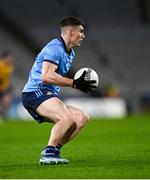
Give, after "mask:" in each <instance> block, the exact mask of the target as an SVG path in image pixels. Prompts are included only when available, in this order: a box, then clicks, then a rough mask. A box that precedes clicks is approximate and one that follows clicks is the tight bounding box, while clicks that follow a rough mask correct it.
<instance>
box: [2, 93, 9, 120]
mask: <svg viewBox="0 0 150 180" xmlns="http://www.w3.org/2000/svg"><path fill="white" fill-rule="evenodd" d="M10 101H11V97H10V95H9V94H8V93H5V94H3V96H2V116H3V117H4V118H5V117H7V110H8V107H9V105H10Z"/></svg>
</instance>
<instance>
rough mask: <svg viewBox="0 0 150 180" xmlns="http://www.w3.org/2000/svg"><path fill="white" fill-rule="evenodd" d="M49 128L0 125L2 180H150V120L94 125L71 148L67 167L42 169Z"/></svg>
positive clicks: (130, 119) (67, 152) (67, 151)
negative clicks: (40, 157)
mask: <svg viewBox="0 0 150 180" xmlns="http://www.w3.org/2000/svg"><path fill="white" fill-rule="evenodd" d="M50 127H52V126H51V125H49V124H48V123H45V124H41V125H39V124H38V123H36V122H34V121H33V122H22V121H15V122H3V123H1V124H0V178H1V179H2V178H3V179H4V178H14V179H17V178H20V179H21V178H37V179H40V178H42V179H46V178H47V179H50V178H53V179H54V178H59V179H60V178H63V179H68V178H70V179H71V178H80V179H82V178H84V179H88V178H92V179H97V178H103V179H104V178H115V179H117V178H119V179H121V178H136V179H139V178H145V179H146V178H150V116H148V115H147V116H146V115H145V116H144V115H140V116H130V117H127V118H125V119H123V120H103V119H101V120H100V121H99V120H97V119H95V120H92V121H90V122H89V123H88V125H87V126H86V127H85V128H84V129H83V130H82V132H81V133H80V135H79V136H77V137H76V138H75V139H74V140H73V141H71V142H70V143H69V144H67V145H66V146H65V147H64V148H63V150H62V156H63V157H66V158H68V159H69V160H70V164H69V165H49V166H48V165H47V166H40V165H38V160H39V155H40V151H41V150H42V148H43V147H45V145H46V144H47V140H48V137H49V132H50Z"/></svg>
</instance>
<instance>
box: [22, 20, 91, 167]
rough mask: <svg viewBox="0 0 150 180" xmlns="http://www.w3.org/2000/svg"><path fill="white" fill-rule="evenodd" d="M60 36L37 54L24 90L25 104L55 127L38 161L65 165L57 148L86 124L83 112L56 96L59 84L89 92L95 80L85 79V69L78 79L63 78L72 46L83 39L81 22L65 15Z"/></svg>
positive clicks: (69, 62)
mask: <svg viewBox="0 0 150 180" xmlns="http://www.w3.org/2000/svg"><path fill="white" fill-rule="evenodd" d="M60 29H61V36H60V37H58V38H56V39H53V40H52V41H50V42H49V43H48V44H47V45H46V46H45V47H44V48H43V49H42V50H41V52H40V53H39V54H38V55H37V57H36V60H35V63H34V65H33V67H32V69H31V71H30V74H29V78H28V82H27V83H26V85H25V87H24V89H23V93H22V102H23V105H24V107H25V108H26V109H27V110H28V112H29V113H30V114H31V115H32V116H33V118H34V119H35V120H37V121H38V122H39V123H42V122H52V123H54V126H53V128H52V130H51V135H50V138H49V141H48V145H47V147H46V148H45V149H44V150H43V151H42V152H41V157H40V161H39V163H40V164H68V163H69V160H67V159H63V158H61V157H60V149H61V148H62V146H64V144H66V143H67V142H68V141H70V140H71V139H72V138H74V137H75V136H76V135H77V134H78V133H79V132H80V130H81V128H83V127H84V125H85V124H86V123H87V121H88V119H89V116H88V115H87V114H86V113H84V112H83V111H81V110H79V109H77V108H75V107H72V106H66V105H65V104H64V103H63V102H62V101H61V100H60V98H59V95H58V94H59V91H60V86H66V87H72V88H76V89H79V90H81V91H83V92H85V93H88V92H89V91H90V90H89V87H93V83H95V81H86V80H85V79H84V77H85V76H86V72H84V73H83V74H82V75H81V76H80V77H79V78H78V79H77V80H73V79H69V78H67V77H64V76H65V74H66V73H67V72H68V71H69V69H70V66H71V63H72V61H73V58H74V57H75V54H74V50H73V49H72V48H73V47H74V46H80V44H81V42H82V41H83V39H84V38H85V35H84V28H83V22H82V21H81V20H80V19H77V18H75V17H66V18H64V19H63V20H62V21H61V23H60Z"/></svg>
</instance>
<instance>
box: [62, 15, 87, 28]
mask: <svg viewBox="0 0 150 180" xmlns="http://www.w3.org/2000/svg"><path fill="white" fill-rule="evenodd" d="M69 25H70V26H79V25H82V26H83V25H84V23H83V21H82V20H81V19H79V18H76V17H72V16H67V17H65V18H63V19H62V20H61V22H60V27H61V28H62V27H65V26H69Z"/></svg>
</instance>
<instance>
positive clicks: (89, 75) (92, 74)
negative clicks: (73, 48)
mask: <svg viewBox="0 0 150 180" xmlns="http://www.w3.org/2000/svg"><path fill="white" fill-rule="evenodd" d="M84 71H86V75H85V78H84V79H85V80H87V81H90V80H95V81H96V83H93V84H92V85H94V86H96V87H95V88H93V87H92V88H90V90H91V91H94V90H95V89H96V88H97V87H98V84H99V77H98V74H97V73H96V71H94V70H93V69H91V68H81V69H79V70H78V71H77V72H76V73H75V76H74V79H78V78H79V77H80V76H81V75H82V74H83V72H84Z"/></svg>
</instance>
